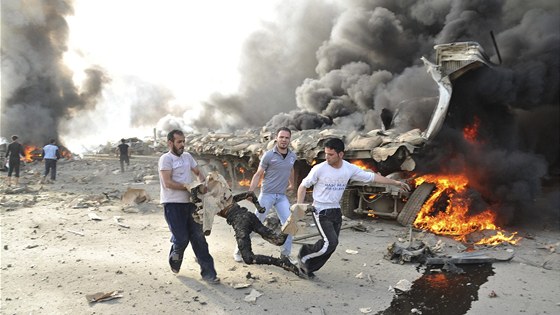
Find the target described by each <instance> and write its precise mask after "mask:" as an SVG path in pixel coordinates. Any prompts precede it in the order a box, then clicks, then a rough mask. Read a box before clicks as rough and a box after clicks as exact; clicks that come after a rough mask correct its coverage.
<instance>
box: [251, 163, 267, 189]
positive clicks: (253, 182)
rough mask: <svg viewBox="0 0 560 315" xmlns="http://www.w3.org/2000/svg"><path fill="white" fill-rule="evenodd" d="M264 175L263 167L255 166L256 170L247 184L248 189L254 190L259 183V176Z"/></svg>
mask: <svg viewBox="0 0 560 315" xmlns="http://www.w3.org/2000/svg"><path fill="white" fill-rule="evenodd" d="M263 176H264V168H262V167H260V166H259V168H257V171H256V172H255V174H254V175H253V177H252V178H251V184H250V185H249V191H255V189H257V186H258V185H259V183H260V181H261V178H262V177H263Z"/></svg>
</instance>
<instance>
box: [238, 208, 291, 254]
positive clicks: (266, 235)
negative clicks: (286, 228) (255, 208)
mask: <svg viewBox="0 0 560 315" xmlns="http://www.w3.org/2000/svg"><path fill="white" fill-rule="evenodd" d="M249 214H251V216H250V218H248V219H247V220H246V221H248V222H250V227H251V230H252V231H254V232H256V233H257V234H259V235H260V236H262V238H263V239H264V240H266V241H267V242H269V243H271V244H274V245H277V246H280V245H283V244H285V243H286V240H287V238H288V234H278V233H275V232H274V231H273V230H271V229H269V228H267V227H266V226H264V225H263V224H262V223H261V221H260V220H259V219H258V218H257V217H256V216H254V215H252V213H250V212H249Z"/></svg>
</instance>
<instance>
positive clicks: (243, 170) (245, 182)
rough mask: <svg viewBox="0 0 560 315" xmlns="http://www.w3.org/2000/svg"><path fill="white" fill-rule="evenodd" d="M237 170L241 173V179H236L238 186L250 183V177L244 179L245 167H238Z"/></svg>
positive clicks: (246, 185)
mask: <svg viewBox="0 0 560 315" xmlns="http://www.w3.org/2000/svg"><path fill="white" fill-rule="evenodd" d="M237 171H238V172H239V173H240V174H241V175H242V177H243V179H242V180H240V181H238V182H237V183H238V184H239V186H241V187H249V186H250V185H251V180H250V179H246V178H245V171H246V170H245V169H244V168H243V167H241V166H240V167H238V168H237Z"/></svg>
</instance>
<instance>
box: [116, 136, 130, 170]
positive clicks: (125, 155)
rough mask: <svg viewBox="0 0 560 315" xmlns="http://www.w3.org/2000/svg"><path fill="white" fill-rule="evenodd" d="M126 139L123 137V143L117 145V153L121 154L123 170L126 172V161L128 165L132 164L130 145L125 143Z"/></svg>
mask: <svg viewBox="0 0 560 315" xmlns="http://www.w3.org/2000/svg"><path fill="white" fill-rule="evenodd" d="M125 142H126V140H124V139H121V144H119V145H118V146H117V150H116V153H117V154H118V155H119V161H120V162H121V172H122V173H124V163H126V167H127V168H128V166H129V165H130V160H129V158H130V150H129V145H128V144H126V143H125Z"/></svg>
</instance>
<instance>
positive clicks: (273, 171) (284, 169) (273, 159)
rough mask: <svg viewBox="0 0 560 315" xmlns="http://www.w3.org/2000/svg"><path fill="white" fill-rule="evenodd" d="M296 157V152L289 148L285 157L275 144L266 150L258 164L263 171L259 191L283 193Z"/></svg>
mask: <svg viewBox="0 0 560 315" xmlns="http://www.w3.org/2000/svg"><path fill="white" fill-rule="evenodd" d="M296 159H297V156H296V154H295V153H294V152H292V151H291V150H288V153H287V155H286V157H285V158H284V157H283V156H282V154H280V152H278V150H277V148H276V146H274V148H272V150H268V151H266V152H265V154H264V155H263V157H262V159H261V162H260V164H259V165H260V167H262V168H263V169H264V171H265V173H264V179H263V182H262V188H261V192H263V193H265V194H285V193H286V189H287V188H288V182H289V179H290V173H291V171H292V168H293V167H294V163H295V162H296Z"/></svg>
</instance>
